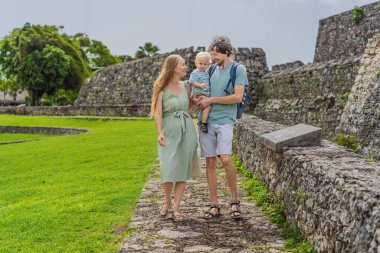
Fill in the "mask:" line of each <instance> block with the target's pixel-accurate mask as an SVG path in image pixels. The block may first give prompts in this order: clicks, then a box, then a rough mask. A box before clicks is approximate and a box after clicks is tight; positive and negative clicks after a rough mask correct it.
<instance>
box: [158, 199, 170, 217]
mask: <svg viewBox="0 0 380 253" xmlns="http://www.w3.org/2000/svg"><path fill="white" fill-rule="evenodd" d="M169 208H170V203H169V204H167V203H165V204H163V205H162V206H161V208H160V217H161V218H165V217H166V215H168V213H169Z"/></svg>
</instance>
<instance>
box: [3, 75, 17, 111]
mask: <svg viewBox="0 0 380 253" xmlns="http://www.w3.org/2000/svg"><path fill="white" fill-rule="evenodd" d="M20 90H22V87H21V85H20V82H18V81H17V80H16V79H15V78H14V77H11V78H9V79H6V78H5V77H4V75H2V74H1V73H0V91H2V92H4V94H3V103H4V104H5V96H6V95H7V94H9V95H11V96H12V97H13V101H15V100H16V97H17V93H18V92H19V91H20Z"/></svg>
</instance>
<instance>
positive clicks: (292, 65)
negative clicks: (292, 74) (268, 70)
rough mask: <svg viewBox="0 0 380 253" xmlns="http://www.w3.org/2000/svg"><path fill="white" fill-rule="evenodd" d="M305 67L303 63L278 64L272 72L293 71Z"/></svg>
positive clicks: (273, 67)
mask: <svg viewBox="0 0 380 253" xmlns="http://www.w3.org/2000/svg"><path fill="white" fill-rule="evenodd" d="M303 65H305V64H304V63H303V62H302V61H294V62H287V63H284V64H277V65H273V66H272V71H279V70H284V69H293V68H298V67H301V66H303Z"/></svg>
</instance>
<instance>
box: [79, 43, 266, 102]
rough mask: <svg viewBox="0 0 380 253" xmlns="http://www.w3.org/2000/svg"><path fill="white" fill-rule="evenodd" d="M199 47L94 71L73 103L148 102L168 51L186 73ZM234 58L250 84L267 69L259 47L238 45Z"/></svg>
mask: <svg viewBox="0 0 380 253" xmlns="http://www.w3.org/2000/svg"><path fill="white" fill-rule="evenodd" d="M204 49H205V48H204V47H199V48H197V49H196V50H194V49H193V48H192V47H191V48H187V49H181V50H178V51H174V52H171V53H166V54H160V55H157V56H154V57H151V58H144V59H140V60H136V61H132V62H127V63H119V64H116V65H112V66H110V67H107V68H104V69H101V70H98V71H97V72H96V73H94V74H93V75H92V76H91V77H89V78H88V80H87V81H86V82H85V83H84V84H83V86H82V88H81V90H80V92H79V95H78V98H77V100H76V101H75V105H77V106H92V105H96V106H100V105H101V106H121V105H133V104H141V103H145V104H149V103H150V100H151V93H152V86H153V83H154V81H155V79H156V78H157V76H158V74H159V72H160V70H161V67H162V65H163V63H164V61H165V59H166V57H167V56H168V55H169V54H172V53H176V54H180V55H181V56H182V57H183V58H184V59H185V61H186V63H187V65H188V75H187V76H186V77H185V79H188V78H189V74H190V73H191V71H192V70H193V69H194V68H195V64H194V60H195V55H196V54H197V53H198V52H199V51H200V50H204ZM234 57H235V60H236V61H238V62H240V63H242V64H243V65H245V66H246V67H247V72H248V79H249V82H250V84H253V83H256V82H257V80H258V79H259V78H260V77H261V76H263V75H264V74H265V73H266V72H268V68H267V64H266V57H265V52H264V51H263V50H262V49H260V48H252V49H249V48H238V49H237V50H236V54H235V56H234ZM253 87H254V86H253V85H251V89H250V92H251V97H252V99H253V103H255V102H256V97H255V91H254V88H253Z"/></svg>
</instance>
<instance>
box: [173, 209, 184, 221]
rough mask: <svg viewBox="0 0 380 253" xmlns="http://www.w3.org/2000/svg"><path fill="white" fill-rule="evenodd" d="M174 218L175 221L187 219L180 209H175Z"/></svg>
mask: <svg viewBox="0 0 380 253" xmlns="http://www.w3.org/2000/svg"><path fill="white" fill-rule="evenodd" d="M173 220H174V221H175V222H181V221H184V220H185V216H183V214H182V213H181V212H180V211H179V210H176V209H174V210H173Z"/></svg>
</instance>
